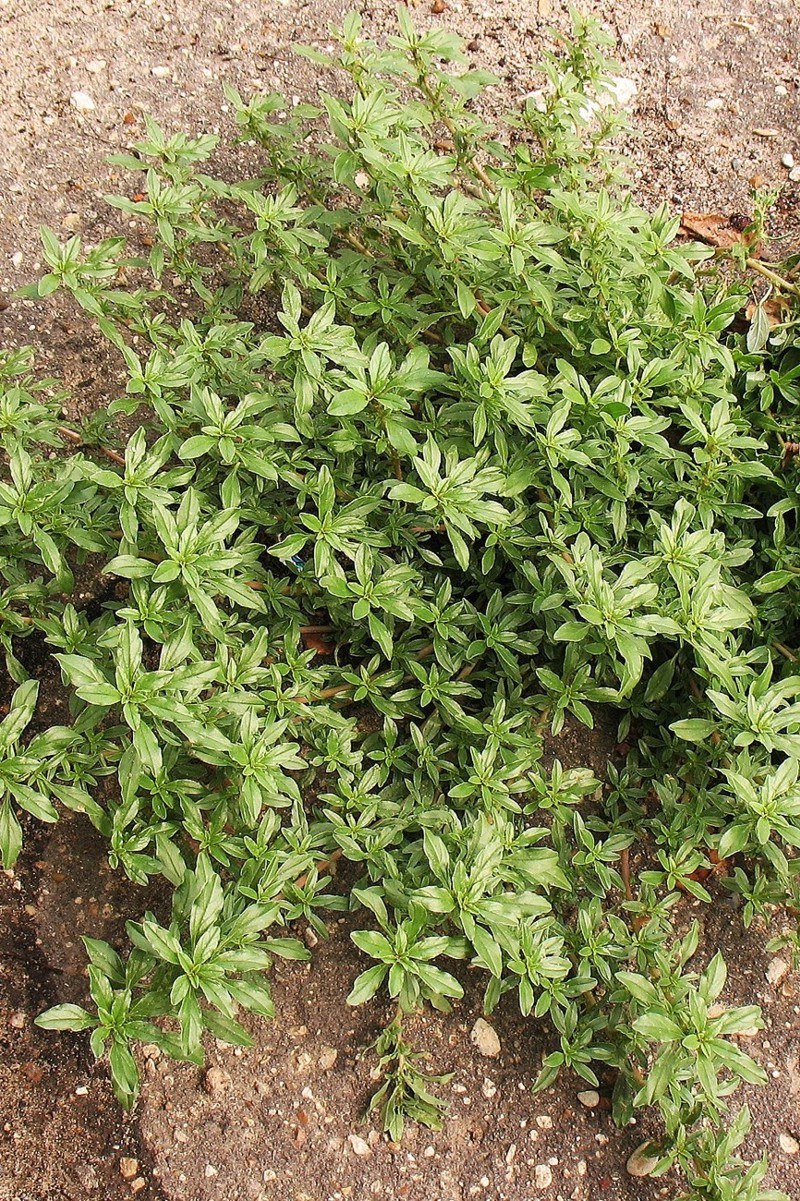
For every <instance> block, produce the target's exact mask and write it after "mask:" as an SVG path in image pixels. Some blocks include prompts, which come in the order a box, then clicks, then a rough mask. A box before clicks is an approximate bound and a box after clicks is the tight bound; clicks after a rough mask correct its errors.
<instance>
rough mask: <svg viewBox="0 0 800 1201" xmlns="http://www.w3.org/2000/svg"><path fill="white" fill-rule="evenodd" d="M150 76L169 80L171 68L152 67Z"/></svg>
mask: <svg viewBox="0 0 800 1201" xmlns="http://www.w3.org/2000/svg"><path fill="white" fill-rule="evenodd" d="M150 74H151V75H155V77H156V79H168V78H169V75H170V69H169V67H151V68H150Z"/></svg>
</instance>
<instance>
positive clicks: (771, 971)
mask: <svg viewBox="0 0 800 1201" xmlns="http://www.w3.org/2000/svg"><path fill="white" fill-rule="evenodd" d="M789 178H790V179H791V175H790V177H789ZM788 970H789V964H788V963H787V962H786V960H785V959H781V958H780V956H776V957H775V959H773V960H772V962H771V963H770V965H769V967H768V968H767V970H766V972H765V973H764V975H765V976H766V979H767V984H780V982H781V980H782V979H783V977H784V976H785V975H786V973H787V972H788Z"/></svg>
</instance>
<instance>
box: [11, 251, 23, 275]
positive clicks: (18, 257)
mask: <svg viewBox="0 0 800 1201" xmlns="http://www.w3.org/2000/svg"><path fill="white" fill-rule="evenodd" d="M11 264H12V266H14V267H16V269H17V271H19V269H20V267H21V266H22V251H21V250H15V251H14V253H13V254H12V256H11Z"/></svg>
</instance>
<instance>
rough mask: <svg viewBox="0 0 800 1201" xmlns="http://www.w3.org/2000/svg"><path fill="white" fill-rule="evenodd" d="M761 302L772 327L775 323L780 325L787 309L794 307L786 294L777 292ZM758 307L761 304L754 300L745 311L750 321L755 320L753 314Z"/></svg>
mask: <svg viewBox="0 0 800 1201" xmlns="http://www.w3.org/2000/svg"><path fill="white" fill-rule="evenodd" d="M759 303H760V305H761V308H762V309H763V311H764V312H765V313H766V316H767V320H768V321H769V324H770V328H772V327H773V326H775V325H780V323H781V322H782V321H783V315H784V313H785V312H786V310H787V309H790V308H791V307H792V306H791V305H790V304H789V301H788V300H787V299H786V297H785V296H778V295H776V294H773V295H772V296H768V297H767V299H766V300H762V301H760V302H759ZM758 307H759V305H758V304H757V303H756V302H755V301H754V300H751V301H750V303H749V304H748V306H747V308H746V309H745V311H744V315H745V317H746V318H747V320H748V321H752V320H753V316H754V314H755V311H756V309H757V308H758Z"/></svg>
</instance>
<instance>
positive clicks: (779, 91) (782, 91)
mask: <svg viewBox="0 0 800 1201" xmlns="http://www.w3.org/2000/svg"><path fill="white" fill-rule="evenodd" d="M775 95H776V96H788V95H789V89H788V88H785V87H784V86H783V84H782V83H779V84H778V86H777V87H776V89H775Z"/></svg>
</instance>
